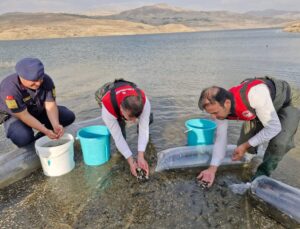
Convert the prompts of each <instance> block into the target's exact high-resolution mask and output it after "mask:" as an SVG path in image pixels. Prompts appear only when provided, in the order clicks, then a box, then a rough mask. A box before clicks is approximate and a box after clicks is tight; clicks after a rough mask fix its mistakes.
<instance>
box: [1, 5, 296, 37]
mask: <svg viewBox="0 0 300 229" xmlns="http://www.w3.org/2000/svg"><path fill="white" fill-rule="evenodd" d="M298 13H299V12H297V11H295V12H287V11H265V12H256V11H252V12H247V13H244V14H240V13H233V12H227V11H210V12H207V11H193V10H186V9H181V8H178V7H173V6H169V5H166V4H158V5H152V6H144V7H140V8H136V9H132V10H127V11H123V12H120V13H117V14H114V15H107V16H103V15H102V16H92V15H77V14H65V13H7V14H3V15H0V40H16V39H42V38H63V37H86V36H107V35H133V34H150V33H173V32H194V31H207V30H223V29H249V28H272V27H285V26H287V25H289V24H290V23H291V22H294V18H296V17H297V15H298ZM288 16H290V17H291V18H292V19H291V18H289V17H288Z"/></svg>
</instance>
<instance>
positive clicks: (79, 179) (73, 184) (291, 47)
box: [0, 29, 300, 228]
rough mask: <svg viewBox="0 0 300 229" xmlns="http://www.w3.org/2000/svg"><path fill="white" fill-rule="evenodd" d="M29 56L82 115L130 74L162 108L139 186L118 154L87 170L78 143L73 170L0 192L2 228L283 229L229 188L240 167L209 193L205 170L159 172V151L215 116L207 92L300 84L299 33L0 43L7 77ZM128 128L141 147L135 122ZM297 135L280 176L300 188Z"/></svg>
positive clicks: (61, 99)
mask: <svg viewBox="0 0 300 229" xmlns="http://www.w3.org/2000/svg"><path fill="white" fill-rule="evenodd" d="M27 56H35V57H38V58H40V59H41V60H42V61H43V62H44V64H45V69H46V72H47V73H48V74H49V75H50V76H52V78H53V79H54V81H55V84H56V88H57V96H58V103H59V104H64V105H67V106H68V107H69V108H71V109H72V110H74V111H75V113H76V115H77V121H81V120H86V119H90V118H94V117H97V116H99V115H100V112H99V109H98V107H97V104H96V103H95V101H94V91H95V90H96V89H97V88H98V87H100V86H101V85H102V84H103V83H105V82H107V81H111V80H113V79H114V78H125V79H127V80H131V81H134V82H136V83H137V84H138V85H139V86H140V87H141V88H142V89H144V90H145V91H146V93H147V95H148V97H149V98H150V100H151V105H152V110H153V112H154V115H155V122H154V124H153V125H152V126H151V131H150V134H151V137H150V143H149V147H148V150H147V154H148V159H149V161H150V164H151V171H152V174H151V179H150V181H149V182H147V183H143V184H139V183H137V182H136V181H135V179H134V178H132V177H131V176H130V174H129V169H128V167H127V165H126V163H125V162H124V160H123V159H122V158H121V157H120V156H119V154H118V153H114V155H113V157H112V159H111V160H110V162H109V163H107V164H106V165H104V166H100V167H87V166H85V165H84V164H83V162H82V158H81V152H80V147H79V146H77V155H76V168H75V169H74V170H73V171H72V172H71V173H69V174H67V175H65V176H62V177H59V178H50V179H49V178H46V177H44V175H43V174H42V171H41V170H39V171H37V172H36V173H34V174H32V175H31V176H29V177H27V178H26V179H23V180H22V181H20V182H18V183H16V184H14V185H11V186H10V187H8V188H6V189H4V190H1V191H0V203H1V205H0V216H1V217H0V226H1V228H24V227H25V228H29V227H30V228H173V227H175V228H216V227H219V228H241V227H242V228H244V227H247V228H255V227H256V228H257V227H258V228H281V226H280V224H278V223H277V222H276V221H274V220H272V219H270V218H268V217H267V216H266V214H262V213H261V212H259V211H258V210H257V209H256V208H253V207H252V206H251V203H249V201H248V200H247V198H245V197H241V196H236V195H234V194H233V193H231V192H230V190H229V189H228V184H230V183H234V182H240V181H242V180H243V179H244V175H243V174H244V173H245V171H243V170H242V169H224V170H222V171H220V172H219V174H218V178H217V180H216V183H215V185H214V186H213V188H211V189H210V190H209V191H203V190H202V189H201V188H200V187H198V186H197V184H196V183H195V176H196V174H197V173H198V172H199V171H200V169H193V170H185V171H172V172H164V173H154V172H153V171H154V168H155V163H156V153H157V152H159V151H160V150H163V149H166V148H169V147H176V146H182V145H185V144H186V138H185V134H184V130H185V128H184V122H185V121H186V120H187V119H189V118H194V117H207V115H206V114H205V113H202V112H200V111H199V109H198V108H197V102H198V98H199V94H200V91H201V89H203V88H205V87H208V86H210V85H221V86H223V87H225V88H228V87H230V86H233V85H235V84H237V83H238V82H240V81H242V80H243V79H244V78H247V77H253V76H264V75H271V76H276V77H278V78H282V79H285V80H287V81H289V82H290V83H291V84H292V85H293V86H294V87H295V88H296V90H299V89H298V88H300V77H299V73H300V34H292V33H283V32H281V31H280V30H276V29H271V30H243V31H226V32H224V31H217V32H202V33H180V34H164V35H139V36H120V37H92V38H68V39H51V40H27V41H0V79H3V77H4V76H6V75H7V74H9V73H11V72H13V71H14V70H13V68H14V65H15V62H16V61H17V60H19V59H20V58H23V57H27ZM239 128H240V123H239V122H231V123H230V129H229V143H236V140H237V138H238V134H239ZM129 132H130V134H128V136H129V139H128V141H129V143H130V147H131V148H132V149H133V151H136V148H137V147H136V142H137V136H136V133H135V132H136V131H135V127H134V126H132V127H130V128H129ZM2 138H3V135H2ZM3 139H4V138H3ZM3 139H1V142H0V144H1V143H2V142H3V141H2V140H3ZM299 139H300V137H299V134H297V136H296V145H297V147H296V148H295V149H293V150H292V151H291V152H290V153H289V154H288V155H287V156H286V157H285V158H284V160H283V161H282V162H281V163H280V165H279V167H278V169H277V170H276V171H275V172H274V174H273V177H275V178H276V179H279V180H281V181H284V182H286V183H288V184H291V185H293V186H296V187H298V188H300V179H299V178H298V177H299V176H298V174H299V172H300V168H299V162H300V149H299V143H298V142H299ZM4 148H5V147H4ZM113 151H115V148H113Z"/></svg>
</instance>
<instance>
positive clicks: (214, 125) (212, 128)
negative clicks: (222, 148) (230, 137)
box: [184, 118, 217, 130]
mask: <svg viewBox="0 0 300 229" xmlns="http://www.w3.org/2000/svg"><path fill="white" fill-rule="evenodd" d="M196 120H201V121H205V122H207V123H210V124H212V125H213V126H212V127H209V128H205V130H214V129H216V127H217V124H216V123H215V122H214V121H212V120H210V119H205V118H193V119H189V120H186V121H185V123H184V124H185V127H186V128H187V129H196V128H197V127H196V126H195V127H193V126H190V125H189V124H188V122H191V121H196Z"/></svg>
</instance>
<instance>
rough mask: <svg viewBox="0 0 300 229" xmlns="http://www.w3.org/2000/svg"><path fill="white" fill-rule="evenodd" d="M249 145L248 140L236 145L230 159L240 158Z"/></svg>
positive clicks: (237, 159) (236, 159)
mask: <svg viewBox="0 0 300 229" xmlns="http://www.w3.org/2000/svg"><path fill="white" fill-rule="evenodd" d="M249 147H250V144H249V143H248V142H245V143H243V144H241V145H239V146H238V147H236V148H235V149H234V151H233V154H232V157H231V158H232V160H233V161H239V160H241V159H242V158H243V156H244V155H245V153H246V151H247V149H248V148H249Z"/></svg>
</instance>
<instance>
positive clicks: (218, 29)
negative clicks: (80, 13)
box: [0, 26, 296, 42]
mask: <svg viewBox="0 0 300 229" xmlns="http://www.w3.org/2000/svg"><path fill="white" fill-rule="evenodd" d="M269 29H270V30H271V29H280V30H281V31H282V32H289V33H291V32H290V31H286V30H284V29H285V27H282V26H280V27H278V26H275V27H257V28H228V29H222V28H211V29H203V30H195V31H170V32H161V31H159V32H148V33H147V32H144V33H143V32H142V33H111V34H98V35H82V36H57V37H41V38H34V37H28V38H22V39H2V38H1V36H0V42H7V41H28V40H52V39H66V38H67V39H68V38H91V37H121V36H139V35H164V34H177V33H183V34H184V33H202V32H223V31H228V32H229V31H240V30H269ZM295 33H296V32H295Z"/></svg>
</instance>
